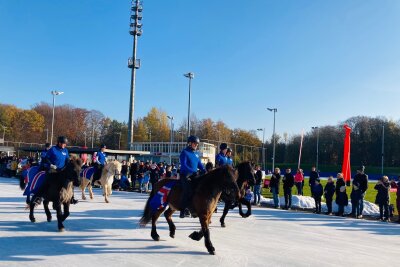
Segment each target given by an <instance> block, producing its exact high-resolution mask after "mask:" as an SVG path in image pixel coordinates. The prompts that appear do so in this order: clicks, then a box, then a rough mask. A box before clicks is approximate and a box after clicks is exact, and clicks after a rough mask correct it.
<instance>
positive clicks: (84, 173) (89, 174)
mask: <svg viewBox="0 0 400 267" xmlns="http://www.w3.org/2000/svg"><path fill="white" fill-rule="evenodd" d="M93 174H94V167H87V168H85V169H83V170H81V173H80V176H81V177H84V178H86V179H88V180H90V178H92V176H93Z"/></svg>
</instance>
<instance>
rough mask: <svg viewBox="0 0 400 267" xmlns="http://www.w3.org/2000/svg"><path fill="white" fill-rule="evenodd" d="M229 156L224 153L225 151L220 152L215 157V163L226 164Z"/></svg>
mask: <svg viewBox="0 0 400 267" xmlns="http://www.w3.org/2000/svg"><path fill="white" fill-rule="evenodd" d="M227 159H228V158H227V157H226V156H225V155H224V153H222V152H219V154H218V155H217V156H216V157H215V164H216V165H218V166H224V165H226V164H228V163H227Z"/></svg>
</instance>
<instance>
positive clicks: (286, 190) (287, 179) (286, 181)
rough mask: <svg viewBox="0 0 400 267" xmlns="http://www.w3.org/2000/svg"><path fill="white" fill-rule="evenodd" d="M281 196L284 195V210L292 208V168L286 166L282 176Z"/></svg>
mask: <svg viewBox="0 0 400 267" xmlns="http://www.w3.org/2000/svg"><path fill="white" fill-rule="evenodd" d="M282 182H283V196H284V197H285V208H284V209H285V210H288V209H291V208H292V188H293V186H294V176H293V174H292V169H290V168H287V169H286V173H285V175H284V176H283V178H282Z"/></svg>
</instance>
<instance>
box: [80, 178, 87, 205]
mask: <svg viewBox="0 0 400 267" xmlns="http://www.w3.org/2000/svg"><path fill="white" fill-rule="evenodd" d="M86 186H87V184H86V181H85V178H83V177H82V178H81V186H80V188H81V191H82V199H83V200H86V196H85V190H86Z"/></svg>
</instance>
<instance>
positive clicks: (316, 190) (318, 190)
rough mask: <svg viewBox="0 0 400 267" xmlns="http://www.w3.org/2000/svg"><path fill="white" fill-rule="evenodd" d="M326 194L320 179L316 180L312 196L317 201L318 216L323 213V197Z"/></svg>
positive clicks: (316, 211)
mask: <svg viewBox="0 0 400 267" xmlns="http://www.w3.org/2000/svg"><path fill="white" fill-rule="evenodd" d="M323 193H324V189H323V188H322V185H321V183H320V180H319V178H317V179H315V182H314V186H313V187H312V195H313V198H314V201H315V212H314V213H317V214H320V213H321V197H322V194H323Z"/></svg>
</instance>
